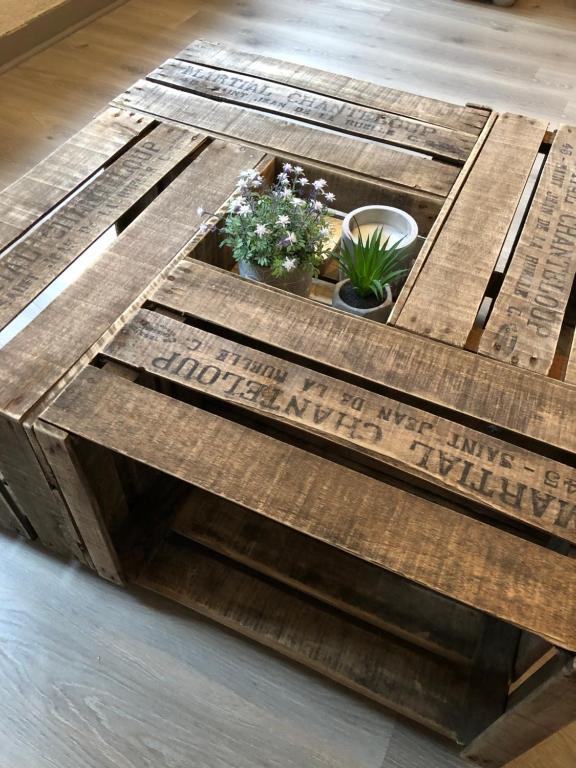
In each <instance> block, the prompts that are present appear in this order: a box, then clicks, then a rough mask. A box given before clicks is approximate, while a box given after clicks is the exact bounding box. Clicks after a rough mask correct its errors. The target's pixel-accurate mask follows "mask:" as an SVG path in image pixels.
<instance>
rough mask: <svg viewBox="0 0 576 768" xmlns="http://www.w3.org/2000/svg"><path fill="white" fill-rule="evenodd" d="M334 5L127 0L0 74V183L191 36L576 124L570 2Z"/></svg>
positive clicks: (384, 85)
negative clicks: (503, 6) (0, 106)
mask: <svg viewBox="0 0 576 768" xmlns="http://www.w3.org/2000/svg"><path fill="white" fill-rule="evenodd" d="M336 9H337V12H335V6H334V4H333V2H332V0H316V2H315V3H313V4H311V3H309V2H303V1H299V2H298V3H294V4H293V5H292V6H291V7H290V8H287V7H286V4H285V3H282V2H279V1H278V0H251V5H250V8H249V9H248V8H246V6H245V5H244V4H243V3H242V2H241V1H240V0H226V2H225V4H224V3H222V2H220V3H218V4H214V3H211V4H209V5H207V4H206V3H201V2H199V1H198V0H186V1H184V0H164V2H163V3H162V5H159V4H158V3H157V2H154V0H129V2H126V3H124V4H123V5H122V6H121V7H119V8H117V9H114V10H113V11H111V12H110V13H109V14H106V15H105V16H103V17H101V18H99V19H97V20H95V21H93V22H92V23H90V24H89V25H87V26H86V27H84V28H82V29H79V30H76V31H75V32H73V34H71V35H70V36H68V37H66V38H65V39H62V40H60V41H58V42H56V43H55V44H54V45H53V46H51V47H50V48H49V49H47V50H44V51H41V52H38V53H36V54H35V55H34V56H32V57H31V58H29V59H28V60H27V61H25V62H21V63H19V64H18V65H17V66H16V67H14V68H13V69H11V70H9V71H7V72H5V73H3V74H2V75H1V91H2V96H3V104H4V105H5V111H4V112H3V115H2V116H0V136H1V138H2V141H1V142H0V187H2V186H5V185H6V184H8V183H10V182H11V181H13V180H14V179H16V178H18V177H19V176H21V175H22V174H23V173H25V172H26V171H27V170H28V169H29V168H30V167H31V165H33V164H34V163H36V162H38V161H39V160H41V159H42V158H43V157H45V156H46V155H47V154H49V152H51V151H52V149H54V148H55V147H57V146H58V145H59V144H60V143H62V141H64V140H65V139H67V138H69V137H70V136H71V135H72V134H73V133H74V132H75V131H77V130H78V129H79V128H81V127H82V126H83V124H84V123H86V122H87V121H88V120H90V119H91V117H92V116H93V115H94V114H95V113H96V112H98V111H100V110H101V108H102V105H103V104H105V103H107V102H108V101H109V100H110V99H112V98H113V97H114V96H115V95H116V94H117V93H119V92H120V91H122V90H124V89H125V88H127V87H128V86H129V85H130V83H131V82H132V81H133V80H134V79H135V78H136V77H144V76H145V75H146V73H147V72H149V71H150V70H151V69H152V68H153V67H155V66H157V64H158V62H161V61H163V60H164V59H166V58H167V57H168V56H172V55H174V52H175V51H177V50H179V49H181V48H183V47H184V46H185V45H187V44H188V43H189V42H190V40H193V39H194V38H195V37H198V36H202V37H206V38H210V39H211V40H222V41H226V43H227V45H226V47H231V48H239V49H243V50H246V51H250V52H251V53H252V55H253V56H256V57H262V56H263V57H276V58H280V59H286V60H288V61H290V62H293V63H294V65H295V66H300V67H313V68H316V69H320V70H324V71H330V72H334V73H338V75H337V76H338V77H339V78H340V80H339V82H338V84H337V85H338V87H339V86H340V83H343V84H344V83H346V82H347V81H348V79H349V78H350V77H353V78H356V79H359V80H361V81H363V83H364V82H367V81H372V82H373V83H376V84H377V87H378V88H379V89H386V90H388V91H390V92H392V93H393V94H394V93H396V92H397V91H398V89H400V90H401V91H404V92H406V91H408V92H412V93H414V94H420V95H426V96H427V97H434V100H439V101H448V102H452V103H458V104H464V103H465V102H473V103H476V104H488V105H490V106H492V107H494V108H495V109H498V110H501V111H505V110H509V111H514V112H521V113H523V114H529V115H535V116H538V117H543V118H546V119H547V120H551V121H553V122H554V123H555V124H558V122H561V121H563V122H570V121H571V120H572V121H573V120H574V119H575V115H576V112H575V105H576V101H575V99H574V93H575V89H574V84H573V82H572V79H571V76H570V72H571V67H573V64H574V51H575V50H576V47H575V45H574V42H575V40H576V31H575V30H574V19H575V17H576V13H575V9H574V7H573V5H572V2H571V0H547V2H546V3H540V4H539V5H536V4H535V3H534V2H533V0H518V2H517V4H516V6H515V7H514V9H513V10H503V9H501V8H493V7H491V5H490V4H488V3H482V2H480V0H478V1H476V0H474V1H472V0H470V2H466V3H464V2H460V3H455V0H435V2H434V4H433V5H430V3H429V2H426V0H410V2H406V0H389V1H388V2H387V3H386V5H385V6H382V4H381V3H377V2H375V0H361V2H360V1H359V2H357V3H356V4H355V5H354V7H349V6H346V7H344V6H342V5H338V6H336ZM342 15H345V16H346V23H345V24H343V23H342V20H341V18H340V17H341V16H342ZM383 50H385V51H386V57H387V59H386V60H387V66H386V67H383V66H382V51H383ZM535 51H537V56H536V57H535V56H534V52H535ZM358 91H359V95H361V94H362V93H363V84H362V85H361V86H360V87H359V88H358ZM336 95H337V94H336ZM418 103H419V104H420V103H422V102H421V99H419V100H418ZM30 110H32V112H33V114H34V115H35V119H34V120H30V119H27V118H26V116H27V114H29V112H30ZM15 115H17V116H18V117H19V119H18V120H14V118H13V116H15Z"/></svg>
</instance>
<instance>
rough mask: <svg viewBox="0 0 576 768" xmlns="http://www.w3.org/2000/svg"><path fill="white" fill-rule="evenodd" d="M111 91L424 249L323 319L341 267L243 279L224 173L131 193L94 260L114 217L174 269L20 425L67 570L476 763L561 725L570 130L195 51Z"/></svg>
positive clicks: (518, 748) (566, 662) (569, 688)
mask: <svg viewBox="0 0 576 768" xmlns="http://www.w3.org/2000/svg"><path fill="white" fill-rule="evenodd" d="M115 106H117V107H118V108H120V109H130V110H133V113H134V114H141V115H142V116H143V117H144V118H145V119H147V120H154V121H156V122H157V123H158V125H157V129H160V128H163V129H165V130H166V129H167V126H168V125H174V124H177V123H179V124H185V125H186V126H187V128H186V130H192V131H193V132H197V131H201V132H202V135H204V136H208V137H209V138H208V139H206V142H209V143H208V147H207V148H206V149H205V150H204V151H203V152H202V153H201V154H200V156H199V160H201V159H202V157H203V156H206V153H207V152H208V149H211V148H212V147H214V146H218V147H221V148H222V152H224V151H229V152H232V151H235V152H237V153H245V154H244V157H245V158H247V157H250V158H251V162H252V164H253V165H257V166H258V167H259V169H260V170H261V171H262V172H263V173H265V174H267V175H269V176H270V175H272V174H273V173H274V172H275V170H277V167H278V165H279V164H280V163H282V162H284V161H285V160H298V162H299V163H300V164H301V165H303V166H304V168H305V171H306V174H307V175H308V176H309V177H310V178H316V177H318V176H320V175H321V176H323V177H324V178H326V179H327V180H328V183H329V185H330V187H331V188H332V189H333V191H334V192H335V194H336V195H337V198H338V201H337V204H338V206H339V207H340V208H341V209H342V210H344V211H346V210H350V209H352V208H354V207H357V206H359V205H363V204H368V203H388V204H393V205H397V206H399V207H402V208H404V209H406V210H408V211H409V212H411V213H412V214H413V215H414V217H415V218H416V219H417V221H418V223H419V227H420V231H421V233H422V234H423V235H424V237H425V240H424V242H423V244H422V247H421V250H420V253H419V255H418V258H417V260H416V263H415V265H414V268H413V269H412V271H411V273H410V275H409V277H408V279H407V282H406V285H405V287H404V289H403V291H402V293H401V295H400V297H399V299H398V302H397V304H396V306H395V309H394V311H393V314H392V316H391V318H390V322H389V324H387V325H380V324H376V323H373V322H371V321H369V320H363V319H359V318H355V317H352V316H349V315H346V314H344V313H341V312H338V311H336V310H333V309H331V308H328V307H327V306H325V304H326V300H327V297H328V295H329V293H330V290H331V280H333V277H334V276H333V275H332V276H331V275H330V274H327V275H324V276H323V277H322V278H321V279H320V280H319V281H317V282H316V284H315V287H314V294H313V297H312V298H313V300H308V299H301V298H298V297H295V296H292V295H289V294H286V293H284V292H282V291H279V290H276V289H273V288H269V287H266V286H262V285H257V284H253V283H250V282H248V281H246V280H243V279H241V278H240V277H238V275H236V274H235V273H234V272H233V270H232V267H233V264H232V261H231V259H230V255H229V253H228V252H227V251H226V250H225V249H221V248H219V247H218V243H217V239H216V237H215V236H214V235H205V236H202V235H200V234H199V233H197V225H198V221H197V219H195V218H194V214H193V211H194V209H195V207H196V205H198V204H200V205H204V207H206V208H207V209H210V210H215V209H216V207H217V206H218V204H219V203H218V201H214V200H213V198H210V196H209V195H210V191H211V190H213V189H214V188H215V186H218V183H219V182H220V179H221V177H222V173H221V169H220V168H218V170H217V171H216V172H213V173H212V174H211V175H208V176H206V177H205V178H203V182H202V188H201V190H200V191H201V193H202V194H199V193H197V192H198V191H197V190H196V188H195V194H194V198H193V201H192V200H191V199H190V198H189V197H186V198H185V199H183V198H182V194H181V190H180V189H179V187H178V186H177V185H178V183H179V180H180V179H181V178H183V177H184V173H186V172H187V170H185V171H184V172H182V174H181V176H178V178H177V179H176V180H175V181H173V182H172V184H170V185H169V186H168V187H167V188H166V189H165V190H162V189H160V190H156V192H157V193H158V192H159V194H157V197H156V199H155V200H154V201H153V202H152V203H151V204H150V205H148V206H147V203H148V202H149V201H148V200H144V202H143V203H140V204H139V209H140V215H139V217H138V218H137V219H135V220H134V221H133V222H132V223H131V224H130V225H129V226H128V228H127V229H126V230H125V232H123V233H122V235H121V236H120V237H119V239H118V241H117V242H116V244H114V245H113V247H112V248H111V249H110V250H109V251H107V252H106V253H109V254H112V257H110V261H111V263H115V261H114V258H113V257H114V255H116V257H117V254H118V252H119V251H120V252H121V244H122V243H123V242H125V241H126V240H128V246H126V247H129V246H130V243H131V239H130V236H129V234H130V233H131V232H132V233H137V234H135V235H134V237H136V236H137V237H138V239H137V241H136V240H133V241H132V242H133V245H132V247H131V248H129V254H127V256H128V255H132V256H133V255H134V253H135V252H138V251H137V250H135V248H136V245H137V246H138V248H139V249H143V250H145V252H146V253H148V252H149V251H150V253H151V254H156V256H157V257H160V256H159V254H163V257H162V258H163V259H164V261H163V266H165V265H166V263H168V262H167V261H166V252H165V248H164V241H165V240H166V239H167V238H171V236H172V232H173V230H176V231H179V230H178V228H179V227H180V226H182V223H183V221H185V223H186V225H187V227H188V229H186V243H185V244H184V247H182V246H183V243H182V241H179V242H180V246H179V248H177V249H175V250H174V252H173V253H172V254H170V259H171V260H172V259H174V258H175V255H176V252H177V253H178V258H177V263H173V266H172V268H170V269H169V270H168V271H167V274H166V273H164V274H163V275H162V276H160V277H159V278H158V279H156V280H151V279H148V280H147V281H146V286H147V288H142V289H141V290H140V293H139V295H138V296H135V295H134V296H133V297H132V299H131V302H129V303H127V304H126V306H123V308H122V309H121V310H120V312H117V313H116V315H115V316H114V318H113V320H110V321H109V323H108V325H107V326H106V329H103V330H102V331H100V333H98V335H96V336H95V337H94V339H92V341H91V342H90V344H86V345H85V346H84V348H83V349H82V350H79V351H78V353H77V355H76V358H75V360H74V361H71V362H70V366H69V367H68V368H66V370H61V371H60V374H59V376H58V378H57V380H55V381H54V382H53V383H52V384H51V387H55V388H54V389H51V391H50V393H49V395H48V396H46V395H45V394H44V393H43V394H42V397H41V399H38V398H37V399H36V400H34V401H33V402H32V403H29V404H28V405H27V407H25V408H24V410H23V411H22V415H21V416H20V417H19V419H14V418H12V421H11V422H10V423H14V422H16V423H18V424H20V423H23V427H22V431H23V434H24V435H25V437H26V439H27V440H28V441H29V443H30V444H31V445H32V446H33V448H34V451H35V454H34V455H35V456H36V457H37V461H40V464H41V465H42V467H43V471H44V473H45V476H46V478H48V480H47V482H51V483H52V485H53V487H54V489H55V491H53V493H55V494H56V495H57V497H58V499H59V504H60V505H61V507H62V508H64V509H65V510H66V513H67V516H68V517H67V519H68V520H69V521H70V524H71V525H73V526H74V530H75V531H76V534H77V539H78V540H79V541H80V542H81V545H82V547H83V549H84V550H85V551H86V553H87V554H86V560H87V561H89V563H90V564H92V565H93V567H95V568H96V570H97V571H98V572H99V573H100V574H101V575H102V576H105V577H107V578H110V579H113V580H115V581H122V580H124V579H128V580H130V581H136V582H138V583H139V584H141V585H143V586H145V587H147V588H149V589H152V590H155V591H157V592H160V593H161V594H164V595H167V596H168V597H170V598H172V599H174V600H177V601H179V602H181V603H183V604H184V605H187V606H190V607H191V608H193V609H195V610H198V611H200V612H201V613H204V614H205V615H208V616H210V617H212V618H214V619H215V620H217V621H220V622H222V623H223V624H225V625H227V626H229V627H233V628H235V629H237V630H238V631H240V632H242V633H244V634H246V635H248V636H250V637H252V638H254V639H256V640H258V641H259V642H262V643H264V644H265V645H267V646H269V647H272V648H274V649H276V650H277V651H279V652H281V653H283V654H285V655H287V656H289V657H291V658H293V659H296V660H297V661H299V662H301V663H304V664H306V665H307V666H309V667H311V668H313V669H315V670H317V671H319V672H321V673H323V674H325V675H328V676H329V677H331V678H333V679H334V680H336V681H338V682H340V683H342V684H344V685H347V686H349V687H350V688H352V689H354V690H356V691H359V692H362V693H363V694H365V695H367V696H369V697H371V698H373V699H374V700H376V701H378V702H380V703H383V704H385V705H387V706H390V707H391V708H393V709H395V710H396V711H398V712H400V713H402V714H405V715H408V716H409V717H412V718H414V719H416V720H418V721H419V722H421V723H424V724H426V725H428V726H429V727H431V728H434V729H435V730H437V731H439V732H441V733H443V734H445V735H447V736H450V737H451V738H453V739H455V740H457V741H458V742H460V743H462V744H466V745H467V747H466V754H467V755H468V756H469V757H470V758H472V759H474V760H476V761H477V762H479V763H481V764H483V765H488V766H495V767H496V766H501V765H503V764H504V763H506V762H507V761H509V760H510V759H512V758H514V757H515V756H517V755H520V754H522V753H523V752H525V751H526V750H527V749H529V748H530V747H531V746H533V745H534V744H536V743H538V742H540V741H542V740H543V739H545V738H546V737H547V736H548V735H550V734H552V733H554V732H556V731H557V730H559V729H560V728H562V727H563V726H564V725H566V724H567V723H569V722H571V721H572V720H574V719H575V712H574V697H575V694H574V691H575V690H576V689H575V687H574V673H573V667H574V653H575V652H576V609H575V607H574V604H573V601H572V600H571V599H570V596H571V595H572V594H573V593H574V587H575V586H576V583H575V582H576V561H575V560H574V558H573V557H572V556H571V554H572V546H573V544H574V542H575V539H576V506H575V504H574V497H573V494H574V492H575V490H576V475H575V473H574V469H573V464H574V453H575V452H576V432H575V430H574V428H573V416H574V413H575V410H576V389H575V388H574V386H573V383H576V382H574V377H573V376H572V368H573V365H574V358H575V357H576V355H573V356H572V358H573V359H572V361H571V359H570V347H571V345H572V343H573V337H574V297H573V296H571V293H570V286H571V284H572V279H573V276H574V274H573V271H571V270H572V269H573V267H572V266H571V265H570V263H569V261H570V260H569V259H563V258H562V255H561V254H560V253H559V251H558V249H559V247H563V248H568V249H569V247H570V242H571V240H570V238H571V237H572V235H571V234H570V233H571V226H572V224H571V222H572V219H571V217H572V215H573V213H572V205H573V199H572V198H573V168H572V145H571V143H570V140H571V132H572V129H570V128H568V127H566V128H562V129H561V130H560V131H559V132H558V133H557V134H555V135H553V134H551V133H549V132H548V130H547V125H546V124H544V123H542V122H540V121H537V120H533V119H531V118H527V117H523V116H518V115H507V114H504V115H498V114H496V113H494V112H491V111H490V110H488V109H485V108H478V107H472V106H468V107H458V106H455V105H448V104H444V103H442V102H438V101H435V100H431V99H422V98H418V97H414V96H410V95H408V94H403V93H401V92H398V91H392V90H391V89H387V88H382V87H379V86H375V85H373V84H369V83H361V82H358V81H354V80H351V79H349V78H345V77H342V76H336V75H331V74H328V73H321V72H318V71H316V70H310V69H309V68H305V67H300V66H296V65H290V64H287V63H286V62H278V61H276V60H273V59H269V58H266V57H261V56H256V55H253V54H244V53H239V52H236V51H231V50H228V49H226V48H224V47H223V46H220V45H216V44H212V43H206V42H197V43H194V44H192V45H191V46H190V47H188V48H187V49H186V50H185V51H183V52H182V53H180V54H179V55H178V57H177V58H176V59H173V60H170V61H168V62H166V63H165V64H164V65H163V66H162V67H159V68H158V69H157V70H155V71H154V72H153V73H151V75H149V76H148V77H147V78H146V79H145V80H142V81H140V82H139V83H137V84H136V85H135V86H134V87H132V88H131V89H129V91H127V92H126V94H123V95H122V96H120V97H118V99H117V100H116V102H115ZM155 125H156V123H155ZM178 130H184V129H182V128H178ZM203 146H204V145H203ZM407 150H409V151H407ZM250 153H252V154H250ZM197 162H198V160H194V162H193V163H191V164H190V165H189V168H190V169H194V167H195V166H196V164H197ZM222 168H225V169H226V170H230V171H232V170H233V168H232V166H231V165H229V164H227V163H226V164H223V165H222ZM229 193H230V190H229V189H228V193H227V194H229ZM226 196H227V195H221V197H226ZM154 206H156V207H157V208H160V209H161V210H163V211H164V214H162V215H160V216H158V217H157V218H156V219H154V218H153V216H152V213H151V212H152V211H153V207H154ZM173 209H174V210H173ZM125 223H126V222H124V221H123V220H122V217H121V218H120V223H119V228H120V229H121V228H122V227H123V225H124V224H125ZM145 225H146V226H145ZM123 238H124V240H123ZM559 238H560V239H559ZM563 238H565V239H567V240H568V241H569V242H568V243H564V242H561V239H563ZM126 260H127V259H125V261H126ZM564 263H566V264H567V266H566V269H565V270H564V271H565V273H566V274H565V275H564V277H563V278H562V280H560V278H559V277H551V271H554V270H556V272H557V271H558V269H560V267H559V266H558V265H559V264H564ZM556 272H555V274H556ZM527 278H530V279H527ZM544 282H547V284H549V285H550V286H551V287H552V289H553V295H554V301H555V304H554V307H552V306H549V307H544V308H545V309H548V310H551V309H553V308H554V310H555V312H554V313H552V314H550V312H548V313H544V314H545V316H546V322H545V323H543V321H542V319H541V318H542V316H543V314H542V311H541V310H542V296H545V297H547V298H545V299H544V301H551V299H550V298H549V297H550V295H551V294H550V291H548V292H546V291H543V290H542V285H543V283H544ZM102 286H103V290H104V289H105V290H109V288H105V287H104V286H105V284H104V283H102ZM447 294H448V295H447ZM314 299H316V300H314ZM128 304H129V306H128ZM127 306H128V309H127V308H126V307H127ZM0 310H1V307H0ZM46 311H47V310H45V312H46ZM120 314H122V317H121V318H120V320H119V321H118V317H119V315H120ZM40 317H41V316H40ZM75 317H76V318H78V315H77V314H76V315H75ZM534 319H537V320H538V322H536V323H535V322H534ZM75 322H76V324H77V323H78V322H79V321H78V320H77V319H76V321H75ZM69 325H73V326H74V324H73V323H70V322H69ZM39 327H44V326H39ZM543 329H544V330H543ZM25 332H26V331H24V332H21V333H20V334H19V335H18V336H16V337H15V341H18V339H21V338H22V337H23V333H25ZM60 335H62V333H61V334H60ZM28 343H29V342H28ZM7 348H8V347H7ZM22 348H23V347H22V346H21V347H19V349H22ZM86 350H88V351H86ZM36 355H37V357H38V356H39V355H38V352H37V353H36ZM45 357H46V355H44V358H45ZM44 358H43V359H44ZM15 359H17V358H16V357H15ZM23 415H25V416H26V418H25V419H24V420H23V419H22V416H23ZM21 466H24V465H23V464H22V465H21ZM2 471H3V472H4V469H3V470H2ZM32 507H33V505H30V508H32ZM51 515H52V513H50V515H47V519H49V520H50V521H52V520H53V519H54V518H53V517H52V516H51ZM33 522H34V525H35V526H36V525H37V523H36V521H33Z"/></svg>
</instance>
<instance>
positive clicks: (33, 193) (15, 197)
mask: <svg viewBox="0 0 576 768" xmlns="http://www.w3.org/2000/svg"><path fill="white" fill-rule="evenodd" d="M152 122H153V121H152V120H151V119H150V118H147V117H144V116H143V115H136V114H133V113H130V112H126V111H125V110H121V109H113V108H108V109H106V110H104V112H102V113H101V114H100V115H98V116H97V117H96V118H94V120H92V121H91V122H90V123H88V125H86V126H84V128H82V129H81V130H80V131H78V133H76V134H75V135H74V136H72V137H71V138H70V139H68V141H66V142H64V143H63V144H62V146H60V147H58V149H56V150H54V152H52V154H50V155H49V156H48V157H47V158H46V159H45V160H42V161H41V162H40V163H39V164H38V165H36V166H35V167H34V168H32V170H30V171H28V173H26V174H24V175H23V176H22V177H21V178H20V179H18V180H17V181H15V182H14V183H13V184H11V185H10V186H9V187H6V189H4V190H3V191H2V192H1V193H0V250H1V249H3V248H5V247H6V246H7V245H9V244H10V243H11V242H12V241H13V240H14V239H15V238H17V237H20V236H21V235H22V234H24V233H25V232H26V231H27V230H28V229H29V228H30V227H31V226H32V225H33V224H34V223H35V222H36V221H38V219H40V218H41V217H42V216H44V215H46V214H47V213H49V212H50V211H51V210H52V209H53V208H54V206H56V205H58V204H59V203H61V202H62V200H63V199H64V198H65V197H66V196H67V195H69V194H70V193H71V192H73V191H74V190H75V189H77V187H78V186H79V185H80V184H82V183H84V182H85V181H86V180H87V179H88V178H89V177H90V176H91V175H92V174H94V173H95V172H96V171H98V170H99V169H101V168H102V166H103V165H104V164H106V163H108V162H110V161H111V160H112V159H113V158H114V156H115V155H116V154H117V153H119V152H121V151H122V150H123V149H125V148H126V146H127V145H129V144H130V143H131V142H133V141H134V140H135V139H137V138H138V136H140V135H141V134H142V133H143V132H145V131H147V130H149V129H150V127H151V125H152Z"/></svg>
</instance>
